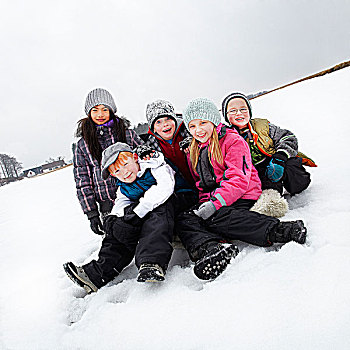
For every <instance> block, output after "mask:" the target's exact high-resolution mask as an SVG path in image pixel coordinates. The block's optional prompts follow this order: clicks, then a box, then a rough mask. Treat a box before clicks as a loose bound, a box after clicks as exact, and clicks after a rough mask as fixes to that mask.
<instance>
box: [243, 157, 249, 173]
mask: <svg viewBox="0 0 350 350" xmlns="http://www.w3.org/2000/svg"><path fill="white" fill-rule="evenodd" d="M245 169H249V167H248V164H247V162H246V160H245V156H243V166H242V170H243V173H244V175H247V173H246V171H245Z"/></svg>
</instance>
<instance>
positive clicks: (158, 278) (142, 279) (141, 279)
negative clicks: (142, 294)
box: [137, 275, 165, 283]
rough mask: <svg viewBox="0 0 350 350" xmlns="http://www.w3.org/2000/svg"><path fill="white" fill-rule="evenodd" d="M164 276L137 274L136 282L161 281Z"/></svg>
mask: <svg viewBox="0 0 350 350" xmlns="http://www.w3.org/2000/svg"><path fill="white" fill-rule="evenodd" d="M164 280H165V278H164V276H157V275H155V276H154V275H153V276H144V277H142V276H137V282H151V283H155V282H162V281H164Z"/></svg>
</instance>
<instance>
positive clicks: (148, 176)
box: [64, 142, 175, 292]
mask: <svg viewBox="0 0 350 350" xmlns="http://www.w3.org/2000/svg"><path fill="white" fill-rule="evenodd" d="M101 166H102V177H103V179H105V180H106V179H107V178H108V177H109V175H112V176H114V177H116V179H117V185H118V186H119V187H118V190H117V194H116V201H115V204H114V207H113V209H112V212H111V214H112V215H109V216H107V218H106V220H105V222H104V228H105V231H106V236H105V238H104V239H103V242H102V247H101V249H100V252H99V257H98V260H92V261H91V262H89V263H88V264H85V265H83V266H75V265H74V264H73V263H72V262H68V263H66V264H64V269H65V271H66V273H67V275H68V277H70V278H71V279H72V280H73V281H74V282H75V283H77V284H78V285H80V286H81V287H83V288H85V289H86V290H87V291H88V292H92V291H94V292H96V291H97V290H98V289H99V288H101V287H103V286H104V285H105V284H107V283H108V282H109V281H111V280H112V279H113V278H115V277H116V276H117V275H118V274H120V272H121V271H122V270H123V269H124V268H125V267H126V266H127V265H129V264H130V262H131V261H132V259H133V257H134V256H135V263H136V266H137V267H138V268H139V273H138V276H137V281H138V282H154V281H163V280H164V274H165V271H166V268H167V265H168V263H169V261H170V258H171V254H172V250H173V248H172V246H171V241H172V236H173V226H174V204H173V197H171V195H172V193H173V191H174V184H175V179H174V171H173V170H172V169H171V167H170V166H169V165H167V164H166V163H165V162H164V157H163V155H162V154H161V153H158V152H156V153H155V154H153V156H152V157H151V158H150V159H149V160H141V159H139V158H138V155H137V154H136V153H134V152H133V151H132V150H131V148H130V146H128V145H127V144H125V143H121V142H117V143H115V144H113V145H111V146H109V147H108V148H107V149H106V150H104V151H103V154H102V162H101Z"/></svg>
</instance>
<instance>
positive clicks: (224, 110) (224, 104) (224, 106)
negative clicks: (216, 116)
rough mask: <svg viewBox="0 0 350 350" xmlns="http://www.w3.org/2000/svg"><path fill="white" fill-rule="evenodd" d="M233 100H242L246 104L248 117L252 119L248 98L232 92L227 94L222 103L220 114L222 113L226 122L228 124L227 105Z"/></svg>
mask: <svg viewBox="0 0 350 350" xmlns="http://www.w3.org/2000/svg"><path fill="white" fill-rule="evenodd" d="M234 98H242V99H243V100H244V101H245V102H246V103H247V106H248V109H249V116H250V118H251V117H252V106H251V104H250V101H249V100H248V97H247V96H246V95H244V94H241V93H240V92H233V93H231V94H229V95H228V96H226V97H225V98H224V100H223V101H222V107H221V112H222V115H223V116H224V118H225V120H226V122H227V123H230V122H229V120H228V118H227V105H228V103H229V102H230V101H231V100H233V99H234Z"/></svg>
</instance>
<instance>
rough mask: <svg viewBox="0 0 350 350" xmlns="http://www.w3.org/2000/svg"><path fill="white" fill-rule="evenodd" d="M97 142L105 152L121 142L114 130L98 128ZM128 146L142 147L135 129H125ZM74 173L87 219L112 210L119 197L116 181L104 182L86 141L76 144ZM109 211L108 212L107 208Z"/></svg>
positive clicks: (74, 149)
mask: <svg viewBox="0 0 350 350" xmlns="http://www.w3.org/2000/svg"><path fill="white" fill-rule="evenodd" d="M96 132H97V137H98V141H99V143H100V145H101V147H102V150H105V149H106V148H107V147H108V146H110V145H112V144H113V143H116V142H118V140H117V138H116V136H115V134H114V132H113V127H112V128H111V127H108V126H105V125H98V126H97V127H96ZM126 143H127V144H128V145H129V146H131V147H132V148H135V147H137V146H138V145H141V144H143V141H142V140H141V139H140V138H139V137H138V135H137V134H136V133H135V131H134V130H130V129H127V130H126ZM73 165H74V168H73V172H74V179H75V184H76V189H77V197H78V199H79V202H80V205H81V207H82V209H83V212H84V214H86V215H87V216H88V218H91V217H94V216H97V215H98V214H99V208H98V207H97V203H99V205H100V211H101V212H104V211H109V210H110V209H111V208H112V205H113V202H114V199H115V195H116V191H117V188H116V182H115V180H114V178H113V177H112V176H109V177H108V179H107V180H106V181H105V180H103V179H102V176H101V166H100V164H99V162H98V161H97V160H96V159H93V158H92V155H91V153H90V151H89V149H88V146H87V143H86V142H85V140H84V139H83V138H81V139H79V140H78V142H77V143H76V144H73ZM104 208H106V209H104Z"/></svg>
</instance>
